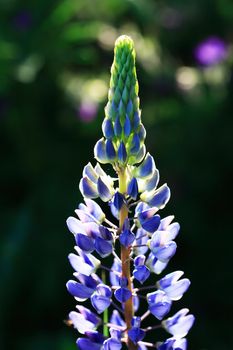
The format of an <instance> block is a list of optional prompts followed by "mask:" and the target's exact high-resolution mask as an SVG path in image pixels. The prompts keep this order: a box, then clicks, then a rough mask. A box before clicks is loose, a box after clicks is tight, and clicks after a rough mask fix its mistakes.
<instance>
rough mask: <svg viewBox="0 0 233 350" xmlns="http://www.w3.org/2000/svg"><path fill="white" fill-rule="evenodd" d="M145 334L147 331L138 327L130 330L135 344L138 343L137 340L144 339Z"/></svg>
mask: <svg viewBox="0 0 233 350" xmlns="http://www.w3.org/2000/svg"><path fill="white" fill-rule="evenodd" d="M145 335H146V333H145V332H144V331H143V330H142V329H140V328H136V327H135V328H134V327H133V328H131V329H130V330H129V331H128V336H129V338H130V339H131V340H132V341H133V342H134V344H137V342H139V341H140V340H142V339H143V338H144V337H145Z"/></svg>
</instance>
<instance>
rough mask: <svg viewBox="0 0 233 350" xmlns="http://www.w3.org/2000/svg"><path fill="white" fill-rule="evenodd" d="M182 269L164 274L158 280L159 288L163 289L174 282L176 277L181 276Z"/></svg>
mask: <svg viewBox="0 0 233 350" xmlns="http://www.w3.org/2000/svg"><path fill="white" fill-rule="evenodd" d="M183 274H184V272H183V271H174V272H171V273H169V274H168V275H166V276H164V277H163V278H161V279H160V280H159V281H158V285H159V288H162V289H165V288H168V287H170V286H171V285H172V284H174V283H176V282H177V281H178V279H179V278H180V277H181V276H183Z"/></svg>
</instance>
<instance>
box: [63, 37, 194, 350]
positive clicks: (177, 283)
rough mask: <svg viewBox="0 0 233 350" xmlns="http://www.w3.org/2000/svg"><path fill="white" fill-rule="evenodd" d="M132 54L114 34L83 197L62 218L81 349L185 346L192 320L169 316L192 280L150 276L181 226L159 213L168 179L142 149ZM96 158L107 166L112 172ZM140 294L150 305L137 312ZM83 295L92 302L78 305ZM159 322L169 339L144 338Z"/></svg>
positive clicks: (164, 261) (165, 259)
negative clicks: (70, 243)
mask: <svg viewBox="0 0 233 350" xmlns="http://www.w3.org/2000/svg"><path fill="white" fill-rule="evenodd" d="M135 58H136V54H135V49H134V43H133V40H132V39H131V38H130V37H128V36H125V35H123V36H120V37H119V38H118V39H117V40H116V43H115V49H114V61H113V64H112V67H111V79H110V88H109V92H108V102H107V105H106V107H105V117H104V120H103V124H102V131H103V137H101V138H100V139H99V140H98V141H97V143H96V145H95V147H94V157H95V159H96V161H97V163H96V165H95V166H93V165H92V164H91V163H90V162H89V163H88V164H87V165H86V166H85V167H84V169H83V173H82V178H81V180H80V183H79V189H80V192H81V194H82V196H83V202H82V203H81V204H79V206H78V208H77V209H76V210H75V214H76V215H77V217H73V216H70V217H69V218H68V219H67V226H68V229H69V231H70V232H71V233H72V234H73V236H74V241H75V247H74V248H75V251H76V253H75V254H74V253H70V254H69V256H68V259H69V262H70V264H71V266H72V268H73V269H74V274H73V275H74V279H72V280H69V281H68V282H67V284H66V287H67V290H68V292H69V293H70V294H71V295H72V296H73V297H74V298H75V300H76V302H77V303H78V305H77V310H76V311H71V312H70V313H69V323H70V324H72V325H73V327H74V328H75V329H76V330H77V331H78V332H79V333H80V334H82V337H80V338H78V339H77V346H78V348H79V349H80V350H121V349H122V348H125V345H126V347H127V349H129V350H146V349H147V346H148V344H151V345H150V346H153V347H154V346H156V348H157V349H158V350H186V349H187V341H186V338H185V337H186V335H187V333H188V332H189V330H190V328H191V327H192V325H193V323H194V316H193V315H190V314H188V311H189V310H188V309H181V310H180V311H179V312H177V313H176V314H175V315H174V316H169V313H170V310H171V309H172V307H173V303H174V302H175V301H177V300H180V299H181V298H182V296H183V294H184V293H185V292H186V291H187V290H188V288H189V286H190V281H189V279H188V278H181V277H182V276H183V271H174V272H169V273H167V274H166V275H165V276H162V277H160V278H159V279H158V280H157V282H156V281H155V275H159V274H161V273H162V272H163V271H164V269H165V268H166V267H167V265H168V263H169V261H170V259H171V258H172V257H173V256H174V255H175V253H176V249H177V244H176V242H175V239H176V236H177V235H178V233H179V229H180V226H179V224H178V223H177V222H172V221H173V219H174V216H167V217H165V218H162V217H161V214H160V210H161V209H163V208H164V207H165V205H166V204H167V202H168V201H169V199H170V189H169V187H168V186H167V184H164V185H162V186H160V187H158V183H159V171H158V169H157V168H156V165H155V161H154V158H153V157H152V155H151V154H150V153H147V152H146V146H145V138H146V130H145V128H144V126H143V124H142V122H141V110H140V106H139V97H138V81H137V75H136V68H135ZM100 163H101V164H110V165H111V166H112V167H113V170H114V171H115V173H116V175H115V176H114V178H112V177H111V176H109V175H108V174H107V173H106V172H105V170H104V169H103V168H102V167H101V165H100ZM108 168H109V166H108ZM97 201H98V203H97ZM101 201H102V202H106V203H108V205H109V207H110V210H109V212H110V213H105V212H104V211H103V210H102V206H101V204H100V202H101ZM111 214H112V215H111ZM109 262H110V265H109ZM144 283H145V284H144ZM141 300H144V301H145V303H146V305H147V306H148V310H147V312H146V313H144V314H143V315H141V314H140V301H141ZM86 302H87V303H88V305H89V306H90V309H89V308H87V307H86V306H83V305H82V303H86ZM84 305H85V304H84ZM149 314H150V315H151V320H152V321H153V320H155V318H156V319H157V320H156V322H157V325H156V326H153V324H151V325H150V326H149V327H147V328H143V327H142V326H141V322H143V320H144V318H145V317H147V316H148V315H149ZM165 317H166V319H164V318H165ZM158 322H159V324H158ZM161 327H162V328H164V329H165V330H166V331H167V332H168V333H169V334H170V335H169V336H168V338H167V339H165V340H162V341H161V340H160V339H155V341H153V343H149V342H148V341H147V336H148V333H149V330H152V329H153V330H155V329H156V328H161ZM155 337H156V334H154V338H155ZM144 339H145V341H144Z"/></svg>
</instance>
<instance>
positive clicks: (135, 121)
mask: <svg viewBox="0 0 233 350" xmlns="http://www.w3.org/2000/svg"><path fill="white" fill-rule="evenodd" d="M139 124H140V114H139V113H138V112H137V111H136V112H135V113H134V116H133V129H134V130H136V129H137V128H138V127H139Z"/></svg>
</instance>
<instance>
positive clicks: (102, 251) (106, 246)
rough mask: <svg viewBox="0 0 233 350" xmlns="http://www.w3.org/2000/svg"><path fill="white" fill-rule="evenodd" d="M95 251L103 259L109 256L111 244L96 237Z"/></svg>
mask: <svg viewBox="0 0 233 350" xmlns="http://www.w3.org/2000/svg"><path fill="white" fill-rule="evenodd" d="M95 249H96V251H97V253H98V254H99V255H100V256H101V257H102V258H105V257H106V256H108V255H109V254H111V252H112V249H113V248H112V243H111V242H109V241H106V240H105V239H103V238H101V237H97V238H96V240H95Z"/></svg>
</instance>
